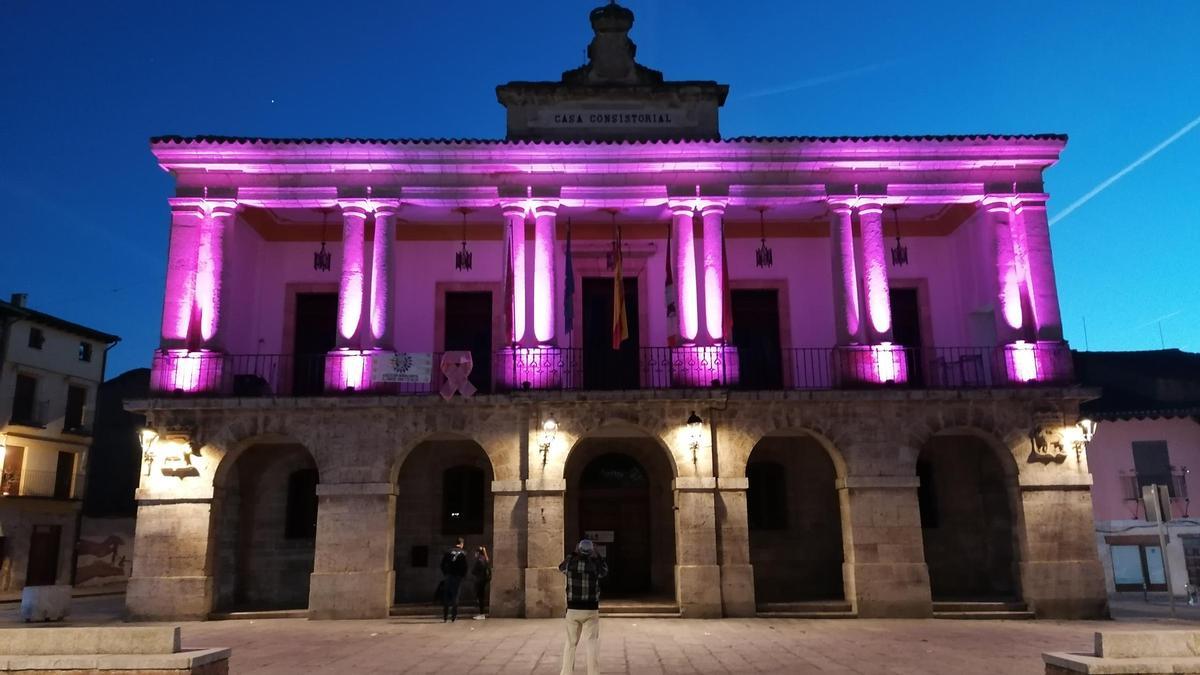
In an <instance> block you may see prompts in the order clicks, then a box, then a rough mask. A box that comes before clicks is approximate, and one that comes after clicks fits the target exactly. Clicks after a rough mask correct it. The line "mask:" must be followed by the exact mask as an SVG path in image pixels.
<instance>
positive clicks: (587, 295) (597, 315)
mask: <svg viewBox="0 0 1200 675" xmlns="http://www.w3.org/2000/svg"><path fill="white" fill-rule="evenodd" d="M624 287H625V317H626V320H627V322H628V325H629V338H628V339H627V340H625V341H624V342H622V343H621V348H620V349H613V348H612V335H613V280H612V279H611V278H605V277H586V278H584V280H583V383H584V386H585V387H586V388H588V389H637V388H638V387H639V386H640V383H639V378H638V372H639V368H638V366H639V362H638V354H639V351H640V350H639V348H638V345H639V344H640V340H639V336H638V328H639V327H638V300H637V297H638V295H637V279H624Z"/></svg>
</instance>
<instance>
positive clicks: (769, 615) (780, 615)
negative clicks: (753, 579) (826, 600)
mask: <svg viewBox="0 0 1200 675" xmlns="http://www.w3.org/2000/svg"><path fill="white" fill-rule="evenodd" d="M756 616H758V618H760V619H857V618H858V614H856V613H855V612H764V611H762V610H759V611H758V613H757V614H756Z"/></svg>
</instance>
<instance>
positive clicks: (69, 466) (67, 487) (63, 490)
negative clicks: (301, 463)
mask: <svg viewBox="0 0 1200 675" xmlns="http://www.w3.org/2000/svg"><path fill="white" fill-rule="evenodd" d="M74 479H75V453H73V452H59V453H58V462H57V464H56V465H55V467H54V498H55V499H70V498H71V484H72V483H73V481H74Z"/></svg>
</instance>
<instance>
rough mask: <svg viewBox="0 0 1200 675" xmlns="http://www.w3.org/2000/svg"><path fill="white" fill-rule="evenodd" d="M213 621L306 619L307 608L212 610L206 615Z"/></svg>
mask: <svg viewBox="0 0 1200 675" xmlns="http://www.w3.org/2000/svg"><path fill="white" fill-rule="evenodd" d="M208 618H209V619H212V620H213V621H238V620H245V619H307V618H308V610H307V609H264V610H247V611H244V612H212V613H211V614H209V615H208Z"/></svg>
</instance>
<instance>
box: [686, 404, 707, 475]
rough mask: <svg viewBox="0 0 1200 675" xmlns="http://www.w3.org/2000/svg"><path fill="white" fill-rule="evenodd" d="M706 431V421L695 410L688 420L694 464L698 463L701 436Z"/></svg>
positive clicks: (688, 433)
mask: <svg viewBox="0 0 1200 675" xmlns="http://www.w3.org/2000/svg"><path fill="white" fill-rule="evenodd" d="M703 431H704V420H702V419H700V416H699V415H697V414H696V411H695V410H693V411H692V414H690V415H688V418H687V438H688V447H689V448H691V450H692V463H693V464H695V463H696V452H697V451H698V450H699V449H700V436H701V433H702V432H703Z"/></svg>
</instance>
